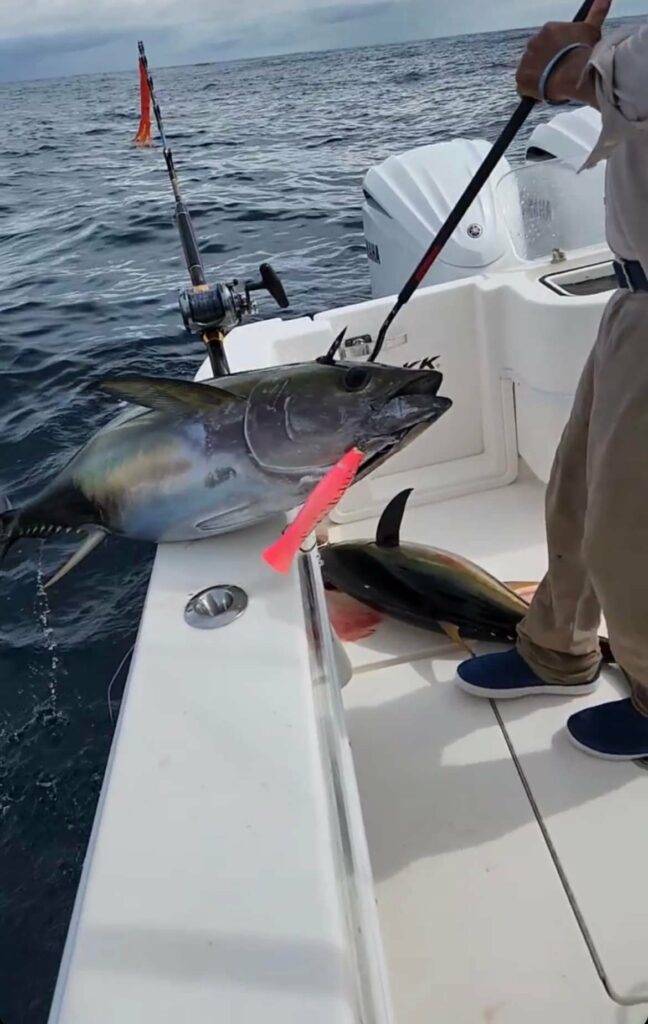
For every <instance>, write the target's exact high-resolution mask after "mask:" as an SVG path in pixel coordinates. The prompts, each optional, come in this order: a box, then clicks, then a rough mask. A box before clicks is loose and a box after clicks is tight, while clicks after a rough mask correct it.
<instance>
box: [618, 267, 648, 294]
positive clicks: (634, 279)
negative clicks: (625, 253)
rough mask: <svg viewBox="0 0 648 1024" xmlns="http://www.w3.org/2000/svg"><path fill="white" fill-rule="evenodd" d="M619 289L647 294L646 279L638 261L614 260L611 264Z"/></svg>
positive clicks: (647, 279)
mask: <svg viewBox="0 0 648 1024" xmlns="http://www.w3.org/2000/svg"><path fill="white" fill-rule="evenodd" d="M612 266H613V267H614V273H615V274H616V279H617V282H618V284H619V288H629V289H630V291H631V292H648V277H646V275H645V273H644V269H643V267H642V266H641V263H639V261H638V260H615V261H614V263H613V264H612Z"/></svg>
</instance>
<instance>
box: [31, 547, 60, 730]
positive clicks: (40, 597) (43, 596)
mask: <svg viewBox="0 0 648 1024" xmlns="http://www.w3.org/2000/svg"><path fill="white" fill-rule="evenodd" d="M43 548H44V542H43V541H41V542H40V544H39V548H38V564H37V566H36V596H35V598H34V611H35V613H36V616H37V618H38V621H39V623H40V626H41V630H42V640H43V646H44V647H45V650H46V651H47V652H48V654H49V657H50V661H49V666H48V669H47V677H48V680H47V681H48V688H49V693H50V701H49V704H50V709H51V711H52V712H53V713H54V714H55V715H56V714H57V713H58V708H57V699H56V677H57V674H58V667H59V664H60V661H59V656H58V648H57V644H56V637H55V635H54V629H53V628H52V624H51V622H50V617H51V614H52V609H51V607H50V603H49V597H48V595H47V591H46V589H45V581H44V578H43Z"/></svg>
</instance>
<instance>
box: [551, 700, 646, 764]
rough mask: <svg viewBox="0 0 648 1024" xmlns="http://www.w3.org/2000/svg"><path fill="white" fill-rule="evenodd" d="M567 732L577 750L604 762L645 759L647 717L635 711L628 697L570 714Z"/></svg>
mask: <svg viewBox="0 0 648 1024" xmlns="http://www.w3.org/2000/svg"><path fill="white" fill-rule="evenodd" d="M567 733H568V735H569V738H570V740H571V741H572V743H573V744H574V746H576V747H578V749H579V750H584V751H585V753H586V754H592V756H593V757H602V758H604V759H605V760H606V761H637V760H640V759H641V758H644V757H648V718H646V717H645V715H642V714H641V713H640V712H639V711H637V709H636V708H635V706H634V705H633V703H632V701H631V699H630V698H629V697H628V698H626V699H625V700H614V701H610V702H609V703H607V704H599V705H598V706H597V707H595V708H585V710H584V711H579V712H578V713H577V714H575V715H572V716H571V718H570V719H569V720H568V722H567Z"/></svg>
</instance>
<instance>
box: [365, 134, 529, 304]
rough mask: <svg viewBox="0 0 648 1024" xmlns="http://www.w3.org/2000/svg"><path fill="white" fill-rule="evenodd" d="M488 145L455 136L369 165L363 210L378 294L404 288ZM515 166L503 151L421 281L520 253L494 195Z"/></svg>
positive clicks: (454, 275) (462, 273)
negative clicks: (450, 139)
mask: <svg viewBox="0 0 648 1024" xmlns="http://www.w3.org/2000/svg"><path fill="white" fill-rule="evenodd" d="M490 148H491V147H490V144H489V143H488V142H485V141H484V140H482V139H456V140H453V141H451V142H441V143H436V144H434V145H430V146H422V147H419V148H417V149H410V150H408V151H407V152H406V153H401V154H399V155H397V156H391V157H389V158H388V159H387V160H385V161H384V162H383V163H382V164H379V165H378V166H376V167H372V168H371V169H370V170H369V171H368V173H367V175H366V177H365V181H364V190H363V191H364V203H363V207H362V214H363V221H364V231H365V238H366V242H367V255H368V257H369V269H370V274H371V288H372V293H373V295H374V297H375V298H381V297H383V296H385V295H394V294H396V293H397V292H398V291H399V290H400V288H401V287H402V286H403V284H404V283H405V281H406V280H407V278H408V277H409V275H410V274H411V272H412V270H413V269H414V267H415V266H416V264H417V263H418V261H419V260H420V259H421V257H422V256H423V254H424V252H425V250H426V249H427V247H428V246H429V244H430V240H431V239H432V238H434V236H435V235H436V233H437V231H438V230H439V228H440V227H441V226H442V225H443V223H444V222H445V220H446V219H447V217H448V214H449V213H450V212H451V210H452V209H453V207H454V205H455V203H456V202H457V200H458V199H459V197H460V195H461V194H462V192H463V191H464V189H465V187H466V185H467V184H468V182H469V181H470V180H471V178H472V177H473V175H474V174H475V172H476V171H477V169H478V168H479V166H480V165H481V163H482V161H483V159H484V157H485V156H486V155H487V153H488V152H489V151H490ZM510 169H511V168H510V165H509V162H508V160H506V159H505V158H503V159H502V160H501V161H500V163H499V164H498V165H497V167H496V168H495V171H494V172H493V174H492V176H491V178H490V179H489V180H488V182H487V183H486V185H485V186H484V188H483V189H482V191H481V192H480V194H479V196H478V198H477V199H476V200H475V202H474V203H473V205H472V206H471V207H470V209H469V211H468V213H467V214H466V216H465V217H464V218H463V220H462V221H461V224H460V225H459V227H458V229H457V230H456V231H455V233H454V235H453V237H452V238H451V239H450V241H449V242H448V243H447V245H446V246H445V248H444V250H443V253H442V254H441V255H440V256H439V258H438V259H437V260H436V262H435V264H434V266H433V267H432V269H431V270H430V272H429V274H428V276H427V277H426V278H425V280H424V282H423V287H425V286H427V285H431V284H440V283H442V282H444V281H455V280H457V279H458V278H462V277H472V276H473V275H474V274H479V273H482V272H485V271H486V270H493V269H494V268H498V269H500V268H501V269H503V268H504V267H505V266H508V265H510V263H511V262H512V261H513V260H514V256H513V252H512V249H511V245H510V242H509V239H508V234H507V232H506V229H505V226H504V225H503V223H502V221H501V219H500V218H499V217H498V216H497V207H496V201H495V198H496V193H497V187H498V185H499V182H500V181H501V179H502V178H503V177H504V175H505V174H507V172H508V171H510Z"/></svg>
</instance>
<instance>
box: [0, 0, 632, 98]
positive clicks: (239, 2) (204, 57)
mask: <svg viewBox="0 0 648 1024" xmlns="http://www.w3.org/2000/svg"><path fill="white" fill-rule="evenodd" d="M576 2H577V0H536V4H535V6H533V7H532V8H530V7H529V4H528V0H490V2H488V3H484V0H461V3H455V4H452V3H448V0H337V2H336V0H92V2H90V3H89V2H88V0H18V2H13V0H0V79H4V80H7V79H12V78H27V77H31V78H34V77H36V78H38V77H44V76H49V75H61V74H75V73H83V72H91V71H97V70H101V71H104V70H105V71H108V70H122V69H127V68H132V64H133V50H134V47H135V43H136V41H137V39H139V38H143V39H145V40H146V43H147V46H148V47H149V52H150V54H151V57H152V59H153V60H154V63H155V64H156V66H158V67H159V66H162V65H164V64H182V63H192V62H194V61H208V60H222V59H227V58H233V59H234V58H238V57H249V56H264V55H267V54H271V53H293V52H296V51H304V50H314V49H315V50H318V49H331V48H335V47H338V46H340V47H341V46H361V45H369V46H371V45H375V44H379V43H386V42H399V41H404V40H406V39H421V38H429V37H433V36H442V35H455V34H461V33H469V32H483V31H487V30H489V29H504V28H514V27H522V26H525V25H528V23H529V21H531V20H532V21H534V22H535V23H536V24H537V23H539V22H542V21H546V20H549V19H556V18H565V17H568V16H571V14H572V13H573V12H572V11H571V9H570V10H569V11H567V10H566V8H567V7H570V8H571V4H575V3H576ZM644 3H645V0H615V5H614V13H615V14H618V15H619V16H621V15H628V14H640V13H642V8H643V6H644ZM26 57H27V58H28V60H25V58H26Z"/></svg>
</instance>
